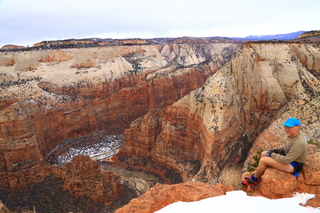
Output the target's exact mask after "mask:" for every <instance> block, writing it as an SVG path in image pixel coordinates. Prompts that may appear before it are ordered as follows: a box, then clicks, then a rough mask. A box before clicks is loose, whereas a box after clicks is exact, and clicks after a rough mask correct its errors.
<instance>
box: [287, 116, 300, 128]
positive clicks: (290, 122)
mask: <svg viewBox="0 0 320 213" xmlns="http://www.w3.org/2000/svg"><path fill="white" fill-rule="evenodd" d="M300 125H301V123H300V121H299V120H298V119H296V118H289V119H288V120H286V122H285V123H284V124H283V126H287V127H294V126H300Z"/></svg>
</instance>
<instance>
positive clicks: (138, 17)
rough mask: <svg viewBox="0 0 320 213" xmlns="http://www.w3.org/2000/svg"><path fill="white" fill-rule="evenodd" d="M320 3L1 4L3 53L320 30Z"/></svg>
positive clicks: (42, 0)
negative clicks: (91, 41) (48, 44)
mask: <svg viewBox="0 0 320 213" xmlns="http://www.w3.org/2000/svg"><path fill="white" fill-rule="evenodd" d="M319 11H320V0H303V1H302V0H264V1H260V0H219V1H218V0H0V47H1V46H3V45H6V44H16V45H30V46H32V44H34V43H37V42H40V41H44V40H57V39H69V38H89V37H98V38H115V39H116V38H155V37H179V36H194V37H210V36H237V37H245V36H248V35H274V34H283V33H291V32H296V31H300V30H306V31H309V30H320V12H319Z"/></svg>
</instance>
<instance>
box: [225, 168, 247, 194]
mask: <svg viewBox="0 0 320 213" xmlns="http://www.w3.org/2000/svg"><path fill="white" fill-rule="evenodd" d="M241 179H242V171H241V169H240V168H237V167H228V168H225V169H223V171H222V173H221V175H220V182H221V183H222V184H223V185H224V186H227V185H231V186H233V188H234V189H240V188H241V184H240V181H241Z"/></svg>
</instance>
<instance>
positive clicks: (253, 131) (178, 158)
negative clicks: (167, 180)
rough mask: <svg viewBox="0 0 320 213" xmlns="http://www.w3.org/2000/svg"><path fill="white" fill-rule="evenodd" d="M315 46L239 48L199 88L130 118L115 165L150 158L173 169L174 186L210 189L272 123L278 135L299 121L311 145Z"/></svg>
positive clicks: (319, 58) (315, 123)
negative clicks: (199, 184)
mask: <svg viewBox="0 0 320 213" xmlns="http://www.w3.org/2000/svg"><path fill="white" fill-rule="evenodd" d="M319 48H320V47H319V45H317V44H296V43H276V44H273V43H263V42H262V43H246V44H245V45H244V46H243V47H242V48H241V49H240V50H239V51H238V52H237V53H236V54H235V55H234V57H233V58H232V60H231V61H229V62H228V63H227V64H225V65H224V66H223V67H222V68H221V69H220V70H219V71H218V72H217V73H216V74H215V75H212V76H211V77H210V78H208V80H207V81H206V82H205V83H204V84H203V85H202V86H201V87H200V88H199V89H196V90H193V91H191V92H190V93H189V94H187V95H186V96H184V97H183V98H181V99H180V100H178V101H177V102H175V103H173V104H172V105H170V106H168V107H166V108H164V109H163V110H160V111H150V112H149V113H148V114H147V115H145V116H144V117H142V118H139V119H137V120H135V121H134V122H133V123H132V124H131V126H130V128H129V129H127V130H126V131H125V141H124V147H123V149H122V150H121V151H120V152H119V154H118V156H117V157H118V160H119V161H122V162H125V163H126V164H129V165H130V166H135V165H136V162H139V160H140V161H142V162H145V161H146V160H145V159H151V161H154V162H158V163H159V164H161V165H166V167H167V168H170V170H172V171H174V172H175V175H176V180H177V182H179V181H190V180H193V181H201V182H207V183H215V182H217V181H218V178H219V174H220V172H222V170H223V169H226V168H228V167H230V166H231V167H235V166H236V167H240V168H242V166H243V163H244V161H245V160H246V159H247V158H248V159H250V158H251V157H252V154H249V155H248V153H249V151H250V150H251V146H252V145H253V144H255V146H254V147H256V146H259V147H260V146H261V144H260V143H259V142H258V141H259V140H257V141H256V139H257V137H258V136H259V135H260V134H261V133H262V132H263V131H264V130H265V129H267V128H268V127H269V126H270V125H271V124H273V125H276V126H278V129H277V130H278V132H281V131H283V130H282V129H281V124H282V122H284V120H285V119H286V118H288V117H298V118H300V119H301V120H302V122H303V123H304V127H306V131H307V136H308V138H313V139H315V140H318V139H319V130H318V129H319V122H320V121H319V115H318V113H317V112H318V111H319V108H318V106H319V92H320V85H319V84H320V80H319V79H320V78H319V74H320V68H319V65H320V54H319ZM274 132H275V131H274V130H272V133H270V134H273V133H274ZM279 134H280V133H279ZM255 141H256V142H255ZM282 141H283V140H282ZM257 144H259V145H257ZM270 145H271V144H270ZM267 147H268V148H269V147H270V146H269V145H268V146H264V147H263V148H267ZM255 151H256V149H255V148H254V149H253V151H252V153H255ZM124 156H126V157H124ZM128 156H130V157H128ZM130 158H131V159H135V160H134V161H133V160H130ZM179 178H180V179H179Z"/></svg>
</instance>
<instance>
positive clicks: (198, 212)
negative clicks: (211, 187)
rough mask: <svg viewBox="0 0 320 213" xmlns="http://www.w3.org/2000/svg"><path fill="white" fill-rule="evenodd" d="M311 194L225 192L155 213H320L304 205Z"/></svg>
mask: <svg viewBox="0 0 320 213" xmlns="http://www.w3.org/2000/svg"><path fill="white" fill-rule="evenodd" d="M313 197H314V195H312V194H305V193H302V194H295V196H294V197H291V198H282V199H272V200H271V199H267V198H264V197H251V196H247V195H246V193H245V192H244V191H232V192H227V194H226V195H222V196H217V197H212V198H207V199H203V200H200V201H195V202H180V201H179V202H176V203H173V204H170V205H168V206H166V207H164V208H162V209H160V210H158V211H156V213H212V212H219V213H248V212H257V213H271V212H272V213H287V212H289V213H320V208H312V207H310V206H309V207H304V206H301V205H299V204H300V203H301V204H305V203H306V202H307V200H309V199H311V198H313Z"/></svg>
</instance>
